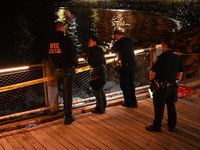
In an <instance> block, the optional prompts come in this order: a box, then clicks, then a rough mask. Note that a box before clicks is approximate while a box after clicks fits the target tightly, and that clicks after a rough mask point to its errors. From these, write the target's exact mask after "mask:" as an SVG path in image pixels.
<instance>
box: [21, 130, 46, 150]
mask: <svg viewBox="0 0 200 150" xmlns="http://www.w3.org/2000/svg"><path fill="white" fill-rule="evenodd" d="M18 132H19V133H21V134H22V135H23V136H24V139H25V140H27V141H28V142H29V143H31V145H33V146H34V147H35V149H37V150H38V149H39V150H45V148H44V147H43V145H42V144H40V141H38V140H36V138H37V137H33V136H32V135H31V134H30V133H29V129H25V128H22V129H18Z"/></svg>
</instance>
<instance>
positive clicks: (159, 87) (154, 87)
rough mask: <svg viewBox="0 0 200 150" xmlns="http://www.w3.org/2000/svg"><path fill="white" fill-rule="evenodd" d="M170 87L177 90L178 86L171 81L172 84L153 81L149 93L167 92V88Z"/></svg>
mask: <svg viewBox="0 0 200 150" xmlns="http://www.w3.org/2000/svg"><path fill="white" fill-rule="evenodd" d="M169 86H172V87H176V88H178V87H179V86H178V84H177V82H176V81H172V82H167V81H165V82H159V81H157V80H153V81H152V82H151V84H150V89H151V91H158V90H168V87H169Z"/></svg>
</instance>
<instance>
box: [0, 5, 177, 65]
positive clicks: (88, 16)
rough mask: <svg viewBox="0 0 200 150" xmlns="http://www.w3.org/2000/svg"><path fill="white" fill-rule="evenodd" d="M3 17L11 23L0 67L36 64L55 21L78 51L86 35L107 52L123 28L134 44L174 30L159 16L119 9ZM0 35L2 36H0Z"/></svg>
mask: <svg viewBox="0 0 200 150" xmlns="http://www.w3.org/2000/svg"><path fill="white" fill-rule="evenodd" d="M15 12H16V13H15V14H9V13H8V14H5V16H4V17H7V19H8V18H9V19H8V20H9V21H10V19H11V22H12V25H9V26H11V27H12V29H11V30H9V31H6V32H3V34H4V35H3V37H5V39H6V43H4V44H3V43H0V49H5V51H2V50H1V56H0V57H1V58H0V60H1V61H2V63H0V68H5V67H8V66H9V67H10V66H13V65H15V66H16V65H25V64H26V65H27V64H35V63H40V62H41V60H42V51H43V46H44V43H45V37H46V35H47V34H48V32H49V31H50V30H51V27H52V25H53V23H54V22H55V21H64V22H65V23H66V24H67V29H68V33H69V34H70V36H71V37H72V38H73V40H74V42H75V44H76V46H77V48H78V52H82V51H84V50H85V49H86V45H87V40H88V38H89V37H90V36H92V35H96V36H99V37H100V39H101V41H102V42H103V43H104V50H105V51H109V48H110V46H111V45H112V43H113V42H114V41H113V31H114V30H116V29H123V30H124V31H125V34H126V36H127V37H130V38H132V39H133V40H134V41H135V42H137V41H141V40H145V39H149V38H150V37H151V36H153V35H155V34H164V33H167V32H169V31H170V32H171V31H173V30H177V25H176V24H175V22H174V21H172V20H170V19H167V18H165V17H163V16H161V15H159V14H155V13H149V12H142V11H133V10H122V9H118V10H117V9H111V10H109V9H84V8H82V9H77V8H68V7H57V8H42V9H41V8H40V7H39V8H35V7H32V8H24V9H21V10H20V11H17V9H16V10H15ZM1 36H2V35H1Z"/></svg>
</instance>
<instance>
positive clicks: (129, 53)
mask: <svg viewBox="0 0 200 150" xmlns="http://www.w3.org/2000/svg"><path fill="white" fill-rule="evenodd" d="M114 38H115V40H117V41H116V42H115V44H114V45H113V47H112V49H111V52H114V53H116V54H117V56H118V61H119V68H118V73H119V82H120V88H121V90H122V92H123V95H124V101H122V105H123V106H125V107H129V108H136V107H137V99H136V96H135V85H134V74H135V69H134V65H135V55H134V43H133V41H132V39H130V38H127V37H124V32H123V31H122V30H116V31H115V32H114Z"/></svg>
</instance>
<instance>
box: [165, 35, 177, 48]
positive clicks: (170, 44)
mask: <svg viewBox="0 0 200 150" xmlns="http://www.w3.org/2000/svg"><path fill="white" fill-rule="evenodd" d="M162 43H164V44H166V45H167V46H168V47H169V48H172V49H173V48H174V39H173V37H172V36H169V35H165V36H164V37H163V38H162Z"/></svg>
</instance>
